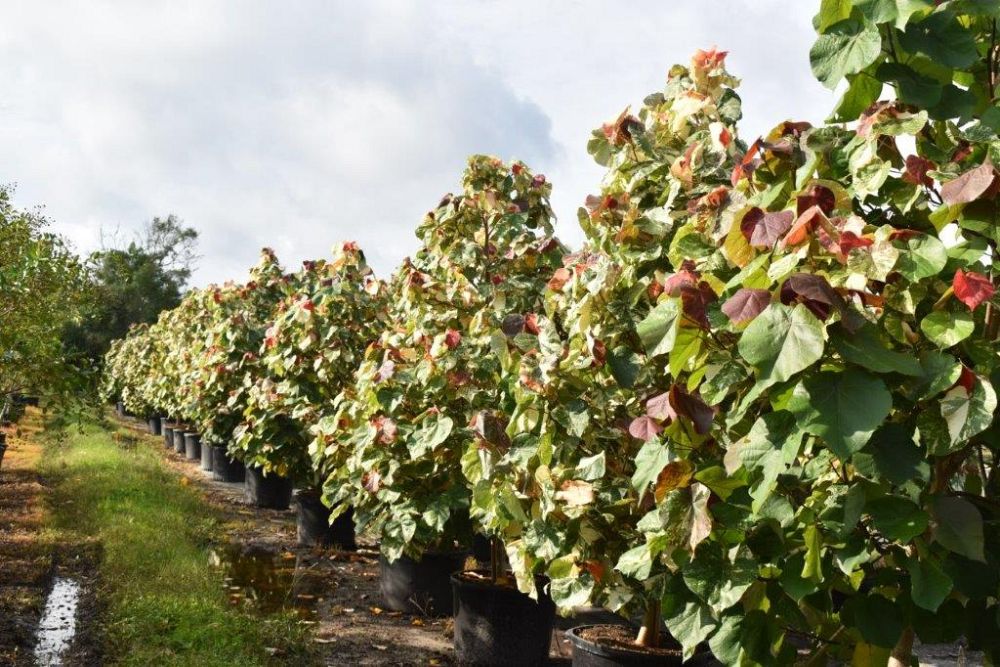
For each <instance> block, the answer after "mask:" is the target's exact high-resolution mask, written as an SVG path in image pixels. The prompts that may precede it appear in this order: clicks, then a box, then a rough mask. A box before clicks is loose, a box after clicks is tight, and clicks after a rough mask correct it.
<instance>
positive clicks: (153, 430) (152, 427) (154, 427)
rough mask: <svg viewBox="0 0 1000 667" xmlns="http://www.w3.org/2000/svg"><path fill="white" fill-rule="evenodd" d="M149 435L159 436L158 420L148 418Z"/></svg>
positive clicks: (157, 418) (156, 418)
mask: <svg viewBox="0 0 1000 667" xmlns="http://www.w3.org/2000/svg"><path fill="white" fill-rule="evenodd" d="M149 433H150V435H160V433H161V432H160V418H159V417H150V418H149Z"/></svg>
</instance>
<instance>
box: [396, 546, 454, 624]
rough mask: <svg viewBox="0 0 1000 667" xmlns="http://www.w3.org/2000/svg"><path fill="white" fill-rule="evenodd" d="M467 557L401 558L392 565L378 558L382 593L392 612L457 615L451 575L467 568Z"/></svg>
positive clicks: (435, 554)
mask: <svg viewBox="0 0 1000 667" xmlns="http://www.w3.org/2000/svg"><path fill="white" fill-rule="evenodd" d="M467 557H468V553H467V552H465V551H458V552H451V553H426V554H424V555H423V556H422V557H421V558H420V560H413V559H412V558H410V557H409V556H401V557H399V558H397V559H396V560H394V561H392V562H391V563H390V562H389V561H388V560H387V559H386V557H385V556H380V557H379V589H380V590H381V591H382V599H383V600H384V601H385V606H386V607H388V608H389V609H391V610H393V611H402V612H407V613H410V614H424V615H426V616H450V615H451V614H452V613H453V611H454V604H455V600H454V596H453V594H452V592H451V575H453V574H454V573H456V572H458V571H460V570H461V569H462V568H463V567H464V566H465V559H466V558H467Z"/></svg>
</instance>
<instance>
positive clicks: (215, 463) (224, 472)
mask: <svg viewBox="0 0 1000 667" xmlns="http://www.w3.org/2000/svg"><path fill="white" fill-rule="evenodd" d="M246 471H247V469H246V466H244V465H243V462H242V461H237V460H236V459H231V458H229V453H228V452H226V448H225V447H221V446H219V445H213V446H212V479H214V480H215V481H217V482H231V483H232V482H242V481H244V480H245V479H246Z"/></svg>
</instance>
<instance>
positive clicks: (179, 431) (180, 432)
mask: <svg viewBox="0 0 1000 667" xmlns="http://www.w3.org/2000/svg"><path fill="white" fill-rule="evenodd" d="M174 451H175V452H177V453H178V454H180V455H181V456H183V455H184V454H185V452H186V451H187V450H185V449H184V427H183V426H181V425H180V424H178V425H177V428H175V429H174Z"/></svg>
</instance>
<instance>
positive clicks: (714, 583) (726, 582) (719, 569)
mask: <svg viewBox="0 0 1000 667" xmlns="http://www.w3.org/2000/svg"><path fill="white" fill-rule="evenodd" d="M683 576H684V583H685V584H686V585H687V587H688V588H690V589H691V591H692V592H693V593H694V594H695V595H697V596H698V597H699V598H701V599H702V600H703V601H704V602H705V603H706V604H708V606H709V607H711V609H712V610H713V611H714V612H715V613H719V612H722V611H724V610H726V609H728V608H729V607H732V606H733V605H734V604H736V603H737V602H739V601H740V598H741V597H743V594H744V593H745V592H746V590H747V589H748V588H750V584H752V583H753V582H754V581H755V580H756V579H757V564H756V563H755V562H754V561H752V560H748V559H737V560H736V561H735V562H730V561H729V560H728V559H727V558H725V556H724V555H723V554H722V553H721V550H720V549H719V548H718V547H716V546H713V545H709V544H708V543H706V546H703V547H702V548H700V549H698V552H697V553H696V554H695V557H694V558H693V559H692V560H691V562H690V563H688V564H687V565H686V566H685V567H684V570H683Z"/></svg>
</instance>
